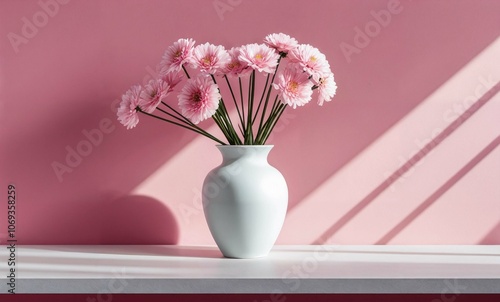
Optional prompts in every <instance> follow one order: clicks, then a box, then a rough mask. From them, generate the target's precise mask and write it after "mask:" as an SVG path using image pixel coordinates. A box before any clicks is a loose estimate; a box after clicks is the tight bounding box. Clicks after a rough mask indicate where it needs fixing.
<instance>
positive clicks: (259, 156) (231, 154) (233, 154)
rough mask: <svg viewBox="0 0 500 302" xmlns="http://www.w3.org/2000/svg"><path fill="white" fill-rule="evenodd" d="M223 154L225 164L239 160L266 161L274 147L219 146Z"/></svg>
mask: <svg viewBox="0 0 500 302" xmlns="http://www.w3.org/2000/svg"><path fill="white" fill-rule="evenodd" d="M217 148H218V149H219V151H220V153H221V154H222V160H223V162H231V161H235V160H239V159H247V158H252V159H255V160H258V161H261V160H262V161H266V162H267V156H268V154H269V152H270V151H271V149H272V148H273V145H258V146H234V145H231V146H228V145H223V146H217Z"/></svg>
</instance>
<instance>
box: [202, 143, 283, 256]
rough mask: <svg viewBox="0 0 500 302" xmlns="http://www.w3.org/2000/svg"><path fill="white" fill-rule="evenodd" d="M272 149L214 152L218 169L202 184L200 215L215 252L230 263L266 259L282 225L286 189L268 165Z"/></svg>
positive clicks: (237, 148) (226, 148)
mask: <svg viewBox="0 0 500 302" xmlns="http://www.w3.org/2000/svg"><path fill="white" fill-rule="evenodd" d="M272 147H273V146H271V145H264V146H233V145H231V146H229V145H224V146H222V145H221V146H217V148H218V149H219V151H220V152H221V153H222V158H223V159H222V164H221V165H219V166H218V167H216V168H215V169H213V170H212V171H210V173H208V175H207V177H206V178H205V182H204V183H203V194H202V196H203V197H202V200H203V210H204V213H205V218H206V220H207V223H208V227H209V228H210V232H211V233H212V236H213V238H214V239H215V242H216V243H217V246H218V247H219V249H220V250H221V252H222V254H223V255H224V256H226V257H230V258H257V257H264V256H266V255H267V254H268V253H269V251H270V250H271V248H272V247H273V245H274V243H275V242H276V239H277V238H278V235H279V233H280V231H281V227H282V226H283V222H284V220H285V215H286V210H287V206H288V187H287V185H286V182H285V178H284V177H283V175H282V174H281V173H280V172H279V171H278V170H277V169H276V168H274V167H273V166H271V165H270V164H269V163H268V162H267V156H268V154H269V151H271V149H272Z"/></svg>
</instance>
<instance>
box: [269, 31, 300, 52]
mask: <svg viewBox="0 0 500 302" xmlns="http://www.w3.org/2000/svg"><path fill="white" fill-rule="evenodd" d="M264 43H265V44H266V45H267V46H269V47H272V48H274V49H276V50H277V51H278V53H280V54H285V55H286V54H287V53H288V52H289V51H290V50H293V49H295V48H297V46H299V43H298V42H297V40H295V39H294V38H292V37H290V36H289V35H285V34H283V33H279V34H270V35H267V36H266V38H265V39H264Z"/></svg>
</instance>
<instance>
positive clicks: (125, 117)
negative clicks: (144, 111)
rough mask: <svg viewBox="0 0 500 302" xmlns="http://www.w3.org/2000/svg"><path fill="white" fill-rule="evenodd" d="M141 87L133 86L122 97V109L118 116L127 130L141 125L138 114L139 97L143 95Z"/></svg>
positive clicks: (119, 110)
mask: <svg viewBox="0 0 500 302" xmlns="http://www.w3.org/2000/svg"><path fill="white" fill-rule="evenodd" d="M141 90H142V88H141V86H140V85H135V86H132V88H130V89H129V90H128V91H127V92H125V94H124V95H123V96H122V101H121V103H120V107H119V108H118V112H117V116H118V120H119V121H120V123H121V124H122V125H123V126H125V127H127V129H132V128H134V127H135V126H136V125H137V123H139V116H138V114H137V112H138V108H139V100H140V99H139V95H140V94H141Z"/></svg>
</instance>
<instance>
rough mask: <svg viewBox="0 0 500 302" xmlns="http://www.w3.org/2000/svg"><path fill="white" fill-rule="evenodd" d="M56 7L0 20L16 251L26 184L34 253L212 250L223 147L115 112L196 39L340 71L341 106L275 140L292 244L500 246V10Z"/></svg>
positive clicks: (284, 128)
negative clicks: (279, 53) (214, 171)
mask: <svg viewBox="0 0 500 302" xmlns="http://www.w3.org/2000/svg"><path fill="white" fill-rule="evenodd" d="M55 1H56V0H40V1H17V0H3V1H1V2H0V36H1V37H2V39H1V42H0V55H1V56H0V89H1V90H0V100H1V102H0V115H1V116H0V139H1V153H0V155H1V156H0V169H1V170H0V171H1V172H0V173H1V177H0V187H1V188H3V192H4V193H3V196H2V197H1V198H0V200H1V202H2V204H3V205H0V209H1V211H0V215H1V217H2V218H1V219H0V222H1V225H0V236H1V240H2V242H5V240H6V236H7V234H6V229H7V226H6V222H5V219H4V217H6V202H7V201H6V187H7V184H8V183H14V184H15V185H16V187H17V193H18V195H17V202H18V204H17V205H18V207H17V216H18V220H17V238H18V240H19V242H20V243H25V244H107V243H108V244H114V243H130V244H142V243H145V244H147V243H158V244H166V243H180V244H213V240H212V238H211V237H210V234H209V231H208V228H207V226H206V223H205V221H204V217H203V213H202V210H201V208H200V203H199V202H200V188H201V184H202V181H203V178H204V176H205V175H206V173H207V172H208V171H209V170H210V169H211V168H212V167H214V166H215V165H217V163H218V162H219V161H220V156H219V155H218V152H217V150H215V147H213V145H214V144H213V143H212V142H211V141H209V140H207V139H205V138H203V137H197V136H195V135H193V134H191V133H188V132H186V131H184V130H182V129H179V128H174V127H171V126H169V125H166V124H162V123H159V122H157V121H155V120H148V119H145V118H142V119H141V122H140V124H139V126H138V127H137V128H135V129H133V130H129V131H127V130H125V128H123V127H122V126H121V125H120V124H119V123H118V122H117V121H116V118H115V114H114V112H113V110H114V107H113V102H114V101H115V100H117V99H119V98H120V97H121V94H122V93H123V92H124V91H125V90H127V89H128V87H129V86H131V85H132V84H134V83H142V82H143V81H144V80H147V79H148V78H149V77H150V76H151V75H150V73H151V70H152V68H154V66H156V64H157V63H158V62H159V60H160V58H161V55H162V53H163V51H164V50H165V48H166V47H167V46H169V45H170V44H171V43H172V42H173V41H175V40H177V39H178V38H180V37H192V38H194V39H195V40H196V41H197V42H200V43H203V42H206V41H210V42H212V43H214V44H223V45H225V46H226V47H228V48H229V47H231V46H238V45H241V44H246V43H254V42H260V41H261V40H262V39H263V37H264V36H266V35H267V34H269V33H274V32H285V33H288V34H290V35H291V36H293V37H295V38H297V40H298V41H299V42H300V43H309V44H312V45H314V46H316V47H318V48H319V49H320V50H321V51H322V52H324V53H325V54H326V56H327V58H328V59H329V61H330V64H331V66H332V69H333V71H334V73H335V77H336V81H337V84H338V86H339V90H338V94H337V96H336V97H335V99H334V102H332V103H329V104H326V105H325V106H323V107H318V106H316V105H312V104H311V105H309V106H306V107H304V108H300V109H296V110H291V109H289V110H288V111H287V115H286V116H285V117H286V118H285V119H284V120H283V122H282V123H281V124H280V125H278V130H279V131H277V132H276V133H275V135H274V136H273V138H272V141H271V143H273V144H275V148H274V150H273V151H272V155H271V159H270V160H271V162H272V163H273V165H275V166H276V167H277V168H278V169H280V170H281V171H282V172H283V174H284V175H285V177H286V178H287V181H288V184H289V187H290V205H289V212H288V216H287V221H286V223H285V226H284V229H283V232H282V234H281V236H280V238H279V240H278V242H279V243H281V244H290V243H293V244H310V243H339V244H374V243H378V244H500V210H499V208H500V186H498V180H499V179H500V169H499V168H500V148H499V147H498V144H499V142H500V140H499V135H500V122H499V119H498V112H500V94H499V93H498V89H499V85H498V83H499V80H500V60H498V58H499V54H500V39H499V38H498V37H499V34H500V18H499V17H498V12H499V11H500V2H498V1H486V0H482V1H476V0H469V1H454V2H453V3H452V2H450V1H401V2H400V3H399V2H398V1H395V0H377V1H347V0H345V1H326V0H324V1H310V2H307V5H306V4H305V3H306V2H305V1H290V0H286V1H285V0H280V1H265V0H258V1H255V0H252V1H250V0H215V1H212V0H211V1H198V0H189V1H186V0H182V1H181V0H176V1H151V0H150V1H142V0H141V1H139V0H126V1H123V0H120V1H118V0H114V1H76V0H72V1H68V0H64V1H63V0H57V1H58V2H55ZM46 3H52V4H51V5H49V6H48V8H45V10H44V8H43V7H44V5H43V4H46ZM54 3H56V5H55V4H54ZM47 5H48V4H47ZM381 10H384V11H387V12H388V13H384V12H381ZM45 11H47V12H45ZM390 11H392V12H390ZM377 18H378V19H379V21H377ZM380 18H385V19H380ZM376 22H378V23H376ZM28 23H29V24H31V25H26V24H28ZM381 23H382V25H380V24H381ZM365 30H368V33H369V34H370V36H367V37H366V39H364V40H363V39H362V38H360V34H359V31H365ZM347 44H349V45H351V46H350V48H349V46H346V45H347ZM347 48H349V49H350V50H351V51H352V53H350V54H347V53H344V52H343V51H342V49H344V50H345V49H347ZM473 104H474V105H473ZM202 125H204V126H206V127H207V128H211V129H213V125H212V124H211V123H210V122H206V123H204V124H202ZM95 129H99V130H95ZM88 137H91V138H92V140H90V139H89V138H88ZM89 140H90V143H88V141H89ZM85 147H87V149H85ZM76 148H81V149H82V150H86V151H87V153H88V154H86V155H85V156H83V157H82V158H81V159H78V158H68V160H73V162H72V164H73V165H74V167H72V168H71V172H66V173H64V174H62V175H60V177H59V178H58V176H57V175H56V173H55V172H54V169H53V166H52V165H53V163H54V162H61V163H65V161H66V160H67V159H66V157H68V154H69V152H70V151H68V150H71V149H76Z"/></svg>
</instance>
